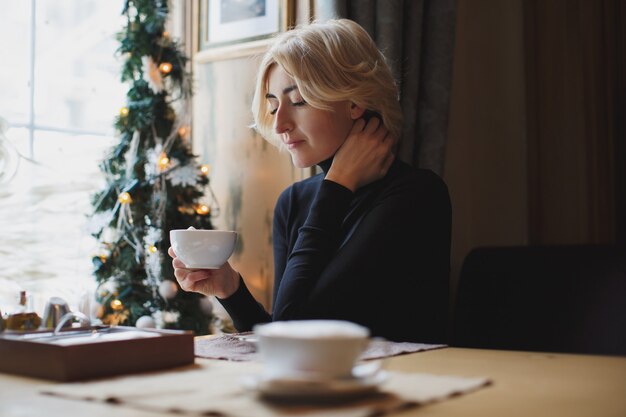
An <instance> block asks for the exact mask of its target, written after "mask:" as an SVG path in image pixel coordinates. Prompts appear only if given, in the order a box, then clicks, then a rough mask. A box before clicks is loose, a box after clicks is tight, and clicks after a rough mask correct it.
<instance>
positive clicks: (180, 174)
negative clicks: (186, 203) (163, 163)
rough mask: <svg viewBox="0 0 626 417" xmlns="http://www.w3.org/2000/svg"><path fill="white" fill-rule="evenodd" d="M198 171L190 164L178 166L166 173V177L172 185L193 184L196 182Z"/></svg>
mask: <svg viewBox="0 0 626 417" xmlns="http://www.w3.org/2000/svg"><path fill="white" fill-rule="evenodd" d="M199 172H200V170H199V169H197V168H196V167H195V166H192V165H186V166H179V167H177V168H175V169H173V170H171V171H170V172H169V173H168V174H167V179H168V180H170V181H171V183H172V185H182V186H188V185H191V186H195V185H197V184H198V174H199Z"/></svg>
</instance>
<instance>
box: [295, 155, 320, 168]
mask: <svg viewBox="0 0 626 417" xmlns="http://www.w3.org/2000/svg"><path fill="white" fill-rule="evenodd" d="M291 163H292V164H293V166H294V167H296V168H311V167H312V166H313V165H315V163H313V162H310V161H303V160H301V159H298V158H296V157H295V156H294V155H291Z"/></svg>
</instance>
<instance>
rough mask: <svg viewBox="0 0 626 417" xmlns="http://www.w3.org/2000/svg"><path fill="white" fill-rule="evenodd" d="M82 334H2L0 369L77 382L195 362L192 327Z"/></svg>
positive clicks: (115, 329)
mask: <svg viewBox="0 0 626 417" xmlns="http://www.w3.org/2000/svg"><path fill="white" fill-rule="evenodd" d="M78 331H79V332H80V329H79V330H78ZM83 332H84V333H83V334H81V333H77V332H75V331H71V332H70V331H64V332H61V333H60V335H57V336H54V335H52V334H51V333H50V332H48V333H42V332H32V333H23V334H17V333H14V332H5V333H0V372H6V373H11V374H18V375H25V376H32V377H37V378H44V379H52V380H55V381H78V380H86V379H93V378H100V377H106V376H112V375H120V374H127V373H136V372H145V371H153V370H159V369H165V368H171V367H176V366H183V365H189V364H192V363H194V336H193V332H190V331H183V330H156V329H137V328H135V327H126V326H115V327H109V326H99V327H98V328H96V329H93V331H92V330H91V329H87V330H85V329H84V328H83Z"/></svg>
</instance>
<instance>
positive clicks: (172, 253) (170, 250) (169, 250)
mask: <svg viewBox="0 0 626 417" xmlns="http://www.w3.org/2000/svg"><path fill="white" fill-rule="evenodd" d="M167 254H168V255H170V256H171V257H172V258H176V252H174V248H172V247H171V246H170V247H169V248H167Z"/></svg>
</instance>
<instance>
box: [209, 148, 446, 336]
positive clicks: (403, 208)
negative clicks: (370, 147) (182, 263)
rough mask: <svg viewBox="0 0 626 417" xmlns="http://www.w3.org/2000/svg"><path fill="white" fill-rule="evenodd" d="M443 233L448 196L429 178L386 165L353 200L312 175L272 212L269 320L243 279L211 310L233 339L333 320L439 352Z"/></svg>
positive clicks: (325, 166)
mask: <svg viewBox="0 0 626 417" xmlns="http://www.w3.org/2000/svg"><path fill="white" fill-rule="evenodd" d="M330 163H331V160H328V161H324V162H323V163H321V164H320V167H321V168H322V169H323V170H324V172H327V171H328V169H329V167H330ZM450 231H451V207H450V197H449V195H448V188H447V186H446V185H445V183H444V182H443V181H442V179H441V178H440V177H439V176H437V175H436V174H435V173H433V172H432V171H429V170H423V169H416V168H413V167H411V166H409V165H408V164H405V163H404V162H401V161H399V160H397V159H396V161H395V162H394V163H393V165H392V166H391V168H390V169H389V172H388V173H387V175H386V176H385V177H384V178H383V179H381V180H379V181H376V182H374V183H371V184H369V185H367V186H365V187H362V188H360V189H359V190H357V191H356V192H355V193H353V192H352V191H350V190H349V189H347V188H345V187H343V186H341V185H339V184H337V183H335V182H332V181H328V180H325V179H324V174H318V175H315V176H313V177H311V178H307V179H305V180H303V181H300V182H297V183H294V184H292V185H291V186H289V187H288V188H287V189H286V190H285V191H283V192H282V194H281V195H280V196H279V198H278V202H277V204H276V207H275V210H274V224H273V243H274V268H275V272H274V301H273V312H272V314H271V315H270V314H268V313H267V312H266V311H265V310H264V309H263V307H262V306H261V305H260V304H259V303H257V302H256V300H255V299H254V297H253V296H252V295H251V294H250V292H249V291H248V288H247V287H246V286H245V284H244V282H243V280H241V282H240V286H239V289H238V290H237V291H236V292H235V293H234V294H233V295H232V296H230V297H229V298H227V299H222V300H220V302H221V303H222V305H223V306H224V307H225V309H226V311H228V313H229V314H230V316H231V318H232V319H233V323H234V325H235V327H236V328H237V330H239V331H248V330H251V329H252V326H254V325H255V324H257V323H261V322H268V321H272V320H297V319H341V320H349V321H353V322H356V323H360V324H362V325H365V326H367V327H368V328H369V329H370V330H371V332H372V335H374V336H380V337H385V338H387V339H389V340H395V341H412V342H424V343H433V342H443V343H445V342H446V333H447V332H446V328H447V322H448V320H447V318H448V296H449V272H450Z"/></svg>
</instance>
